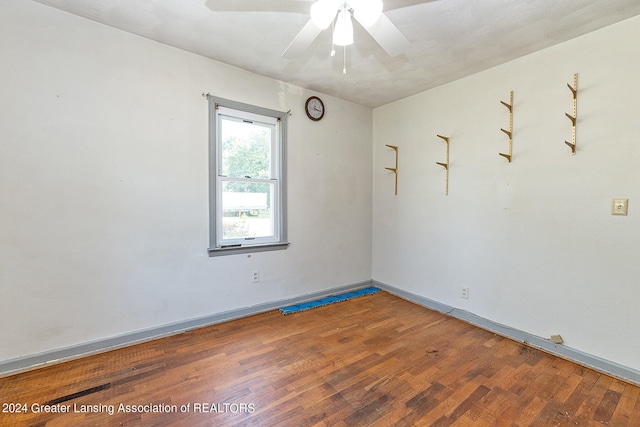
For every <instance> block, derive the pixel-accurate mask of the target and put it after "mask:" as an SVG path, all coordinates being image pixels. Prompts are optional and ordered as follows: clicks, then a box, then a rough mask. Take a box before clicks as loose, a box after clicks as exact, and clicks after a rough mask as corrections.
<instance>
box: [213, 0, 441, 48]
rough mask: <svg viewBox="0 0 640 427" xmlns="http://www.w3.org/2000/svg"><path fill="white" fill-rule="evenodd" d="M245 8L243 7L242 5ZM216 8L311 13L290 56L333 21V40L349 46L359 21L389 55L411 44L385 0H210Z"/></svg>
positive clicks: (403, 2)
mask: <svg viewBox="0 0 640 427" xmlns="http://www.w3.org/2000/svg"><path fill="white" fill-rule="evenodd" d="M430 1H433V0H385V3H386V7H385V8H384V9H385V10H391V9H399V8H401V7H406V6H412V5H416V4H421V3H428V2H430ZM241 4H242V5H243V6H244V7H243V8H240V5H241ZM207 6H208V7H209V8H210V9H211V10H214V11H240V10H254V11H279V12H284V11H290V12H299V13H309V14H310V15H311V19H309V21H308V22H307V23H306V24H305V26H304V27H303V28H302V30H300V32H299V33H298V34H297V35H296V36H295V38H294V39H293V41H291V43H290V44H289V46H288V47H287V48H286V49H285V51H284V52H283V53H282V56H283V57H285V58H287V59H294V58H297V57H299V56H301V55H302V54H303V53H304V52H305V51H306V50H307V48H308V47H309V46H310V45H311V43H313V41H314V40H315V39H316V37H318V35H319V34H320V33H321V32H322V31H324V30H326V29H328V28H329V27H330V26H331V25H332V24H333V43H334V44H335V45H338V46H347V45H350V44H352V43H353V23H352V18H355V20H356V21H357V22H358V23H359V24H360V25H361V26H362V27H363V28H364V29H365V30H366V31H367V32H368V33H369V34H370V35H371V37H373V39H374V40H375V41H376V42H377V43H378V44H379V45H380V46H381V47H382V49H384V50H385V52H387V54H388V55H389V56H398V55H401V54H402V53H404V52H405V51H406V50H407V49H408V48H409V46H410V43H409V41H408V40H407V38H406V37H405V36H404V35H403V34H402V33H401V32H400V30H399V29H398V27H396V26H395V25H394V24H393V22H391V20H389V18H387V16H386V15H385V14H384V13H383V12H382V11H383V2H382V0H315V1H314V2H313V4H311V9H310V11H309V2H308V1H302V0H260V1H257V0H244V2H239V1H238V0H207Z"/></svg>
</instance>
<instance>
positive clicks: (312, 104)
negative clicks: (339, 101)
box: [305, 96, 324, 120]
mask: <svg viewBox="0 0 640 427" xmlns="http://www.w3.org/2000/svg"><path fill="white" fill-rule="evenodd" d="M305 108H306V110H307V116H309V118H310V119H311V120H320V119H321V118H322V116H324V104H323V103H322V100H320V98H318V97H317V96H312V97H310V98H309V99H307V103H306V106H305Z"/></svg>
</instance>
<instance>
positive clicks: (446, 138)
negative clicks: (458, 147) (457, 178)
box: [436, 135, 449, 195]
mask: <svg viewBox="0 0 640 427" xmlns="http://www.w3.org/2000/svg"><path fill="white" fill-rule="evenodd" d="M436 136H437V137H438V138H442V139H443V140H444V141H445V142H446V143H447V157H446V161H445V162H444V163H442V162H436V164H437V165H440V166H442V167H443V168H444V169H445V175H446V183H445V188H444V194H446V195H448V194H449V138H448V137H446V136H442V135H436Z"/></svg>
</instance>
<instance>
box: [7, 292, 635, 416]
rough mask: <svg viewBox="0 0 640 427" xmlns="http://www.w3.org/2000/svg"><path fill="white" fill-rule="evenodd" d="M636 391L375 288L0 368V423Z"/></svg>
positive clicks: (510, 412) (510, 410)
mask: <svg viewBox="0 0 640 427" xmlns="http://www.w3.org/2000/svg"><path fill="white" fill-rule="evenodd" d="M639 396H640V388H639V387H636V386H634V385H631V384H627V383H624V382H622V381H619V380H616V379H614V378H611V377H609V376H607V375H603V374H600V373H597V372H595V371H592V370H589V369H586V368H583V367H581V366H578V365H576V364H574V363H571V362H568V361H566V360H563V359H559V358H557V357H554V356H551V355H548V354H546V353H543V352H540V351H537V350H533V349H531V348H528V347H526V346H524V345H522V344H520V343H517V342H514V341H511V340H509V339H506V338H502V337H500V336H496V335H494V334H493V333H490V332H487V331H484V330H481V329H478V328H476V327H474V326H470V325H468V324H466V323H464V322H461V321H459V320H457V319H453V318H450V317H447V316H445V315H443V314H440V313H437V312H433V311H431V310H428V309H425V308H423V307H420V306H417V305H414V304H412V303H410V302H407V301H404V300H402V299H399V298H396V297H394V296H392V295H390V294H388V293H385V292H382V293H378V294H375V295H371V296H365V297H361V298H357V299H353V300H350V301H346V302H341V303H338V304H333V305H329V306H325V307H320V308H316V309H313V310H309V311H305V312H301V313H296V314H290V315H287V316H283V315H281V314H280V313H279V312H277V311H273V312H269V313H264V314H260V315H256V316H251V317H248V318H245V319H240V320H236V321H232V322H228V323H224V324H219V325H214V326H210V327H207V328H202V329H198V330H195V331H191V332H187V333H183V334H179V335H175V336H172V337H168V338H164V339H160V340H156V341H152V342H148V343H144V344H139V345H135V346H131V347H128V348H124V349H120V350H115V351H111V352H108V353H104V354H99V355H96V356H91V357H87V358H84V359H80V360H76V361H71V362H67V363H62V364H58V365H54V366H50V367H46V368H42V369H37V370H34V371H31V372H26V373H22V374H18V375H13V376H9V377H4V378H0V401H1V402H3V408H2V410H3V412H2V413H0V425H2V426H81V425H82V426H169V425H171V426H173V425H176V426H276V425H283V426H369V425H372V426H438V427H442V426H505V427H514V426H545V427H546V426H602V425H608V426H614V427H625V426H628V427H635V426H640V398H639ZM15 404H18V406H16V405H15ZM23 405H24V406H23ZM47 405H48V406H47ZM47 410H49V411H51V410H58V411H61V410H68V411H69V412H66V413H60V412H58V413H53V412H46V411H47ZM133 410H135V412H134V411H133ZM154 410H155V412H154ZM7 411H10V412H13V413H7ZM17 411H22V412H17ZM82 411H84V412H82ZM110 411H112V412H111V413H110Z"/></svg>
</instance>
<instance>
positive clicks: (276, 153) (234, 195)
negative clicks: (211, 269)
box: [208, 95, 288, 256]
mask: <svg viewBox="0 0 640 427" xmlns="http://www.w3.org/2000/svg"><path fill="white" fill-rule="evenodd" d="M208 99H209V168H210V171H209V175H210V179H209V181H210V182H209V199H210V200H209V203H210V230H211V233H210V234H211V235H210V246H209V255H210V256H216V255H227V254H235V253H247V252H257V251H265V250H277V249H286V248H287V246H288V243H287V241H286V210H285V207H286V203H285V202H286V192H285V190H286V185H285V184H286V181H285V170H286V169H285V158H286V157H285V154H286V150H285V148H286V135H287V132H286V128H287V114H286V113H282V112H279V111H274V110H268V109H265V108H260V107H254V106H251V105H246V104H242V103H239V102H234V101H229V100H226V99H221V98H216V97H213V96H211V95H209V96H208Z"/></svg>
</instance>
